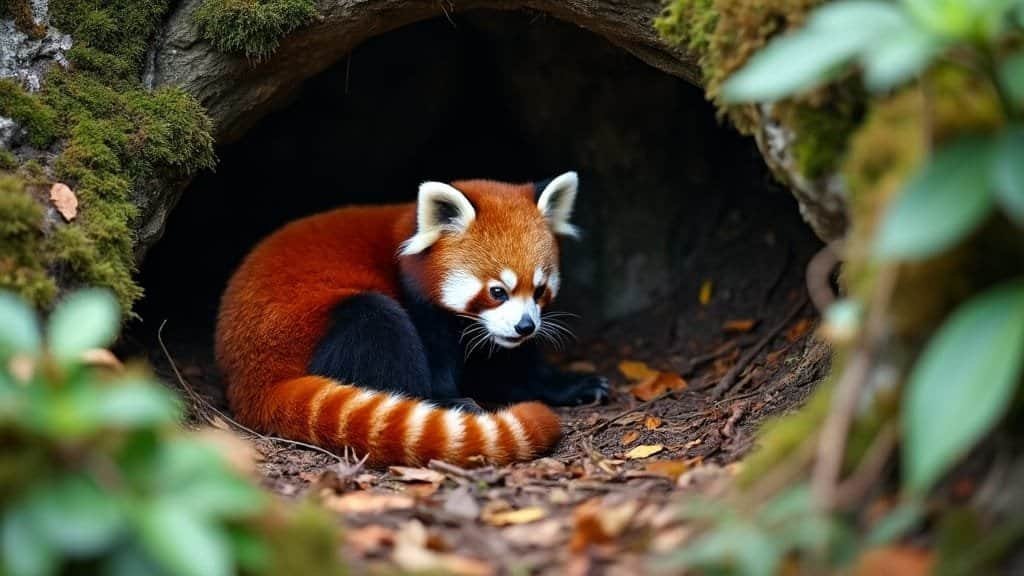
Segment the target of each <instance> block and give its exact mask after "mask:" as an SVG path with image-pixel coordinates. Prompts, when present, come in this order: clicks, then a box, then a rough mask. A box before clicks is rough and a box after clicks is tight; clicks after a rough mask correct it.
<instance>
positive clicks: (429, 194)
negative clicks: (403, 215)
mask: <svg viewBox="0 0 1024 576" xmlns="http://www.w3.org/2000/svg"><path fill="white" fill-rule="evenodd" d="M475 219H476V210H475V209H474V208H473V204H471V203H470V201H469V200H468V199H467V198H466V197H465V196H464V195H463V194H462V192H459V191H458V190H457V189H456V188H454V187H453V186H450V185H448V184H445V183H443V182H424V183H423V184H420V191H419V196H418V197H417V199H416V234H414V235H413V237H412V238H409V239H408V240H406V241H405V242H402V245H401V247H400V248H399V251H398V253H399V254H400V255H402V256H408V255H411V254H419V253H420V252H422V251H424V250H426V249H427V248H429V247H430V246H431V245H433V244H434V242H437V240H438V239H439V238H440V237H441V235H442V234H444V233H446V232H450V233H455V234H459V233H462V232H465V231H466V229H467V228H469V225H470V224H472V223H473V220H475Z"/></svg>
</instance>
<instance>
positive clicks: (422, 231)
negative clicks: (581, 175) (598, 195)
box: [399, 172, 578, 348]
mask: <svg viewBox="0 0 1024 576" xmlns="http://www.w3.org/2000/svg"><path fill="white" fill-rule="evenodd" d="M577 182H578V179H577V176H576V173H575V172H566V173H565V174H562V175H561V176H558V177H557V178H554V179H552V180H551V181H550V182H547V183H543V184H540V185H534V184H522V185H517V184H504V183H500V182H492V181H487V180H467V181H461V182H453V183H451V184H443V183H441V182H426V183H424V184H423V185H421V186H420V190H419V197H418V199H417V202H416V232H415V234H413V236H412V237H411V238H409V239H408V240H406V241H405V242H403V243H402V246H401V249H400V252H399V254H400V256H402V257H403V258H402V259H403V261H405V262H410V261H415V266H414V268H415V275H416V276H417V280H418V283H419V284H420V286H421V288H422V290H423V291H424V292H425V295H426V296H427V297H428V298H429V299H431V300H432V301H433V302H435V303H436V304H438V305H440V306H442V307H444V308H446V309H448V310H450V311H452V312H455V313H458V314H463V315H466V316H470V317H472V318H474V319H476V320H477V321H478V322H479V324H480V326H481V327H483V328H484V330H486V334H487V335H488V336H489V338H490V339H491V340H493V341H494V342H495V343H496V344H498V345H499V346H503V347H506V348H514V347H515V346H518V345H519V344H521V343H522V342H523V341H525V340H527V339H528V338H530V337H532V336H533V335H534V334H536V333H538V332H539V331H541V330H542V323H543V322H544V319H543V318H542V316H541V311H542V310H543V308H544V307H545V306H547V305H548V304H549V303H550V302H551V301H552V300H553V299H554V297H555V295H556V294H557V293H558V288H559V283H560V280H561V275H560V271H559V260H558V241H557V239H556V235H561V236H573V237H575V236H576V235H577V230H576V227H575V226H573V225H572V224H571V223H570V222H569V217H570V215H571V214H572V208H573V203H574V202H575V200H576V189H577Z"/></svg>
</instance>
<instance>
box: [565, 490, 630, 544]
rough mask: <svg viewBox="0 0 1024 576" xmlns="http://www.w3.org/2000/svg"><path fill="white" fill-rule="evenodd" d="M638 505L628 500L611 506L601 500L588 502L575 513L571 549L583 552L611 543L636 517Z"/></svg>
mask: <svg viewBox="0 0 1024 576" xmlns="http://www.w3.org/2000/svg"><path fill="white" fill-rule="evenodd" d="M637 508H638V504H637V502H636V501H635V500H627V501H626V502H623V503H621V504H618V505H614V506H609V505H608V504H607V503H606V502H604V501H603V500H600V499H596V498H595V499H593V500H587V501H586V502H584V503H583V504H580V505H579V506H577V507H576V510H574V511H573V532H572V538H571V539H570V540H569V549H570V550H572V551H573V552H581V551H582V550H584V549H586V548H587V547H588V546H592V545H601V544H606V543H608V542H611V541H612V540H613V539H615V538H616V537H618V536H619V535H620V534H622V533H623V531H625V529H626V527H627V526H628V525H629V522H630V520H632V519H633V516H635V515H636V511H637Z"/></svg>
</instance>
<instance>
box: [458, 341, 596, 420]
mask: <svg viewBox="0 0 1024 576" xmlns="http://www.w3.org/2000/svg"><path fill="white" fill-rule="evenodd" d="M464 386H465V388H466V389H467V390H468V391H469V394H468V395H469V396H472V397H473V398H480V399H481V400H486V401H489V402H525V401H530V400H539V401H541V402H544V403H545V404H549V405H552V406H578V405H580V404H589V403H591V402H604V401H606V400H607V399H608V380H607V379H606V378H604V377H602V376H598V375H596V374H577V373H573V372H563V371H561V370H558V369H556V368H554V367H552V366H550V365H548V364H547V362H545V361H544V358H543V357H542V356H541V354H540V351H539V350H538V349H537V347H536V344H535V343H533V342H527V343H525V344H522V345H521V346H519V347H518V348H514V349H511V350H506V349H502V350H498V351H496V352H494V353H493V354H490V355H488V354H481V355H477V356H474V357H473V358H471V359H470V361H469V362H467V364H466V376H465V384H464Z"/></svg>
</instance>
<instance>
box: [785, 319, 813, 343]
mask: <svg viewBox="0 0 1024 576" xmlns="http://www.w3.org/2000/svg"><path fill="white" fill-rule="evenodd" d="M812 325H813V322H812V321H811V319H810V318H801V319H800V320H797V322H796V324H793V325H792V326H790V327H789V329H788V330H786V340H789V341H790V342H796V341H797V340H799V339H800V338H802V337H803V336H804V334H807V332H808V331H810V329H811V326H812Z"/></svg>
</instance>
